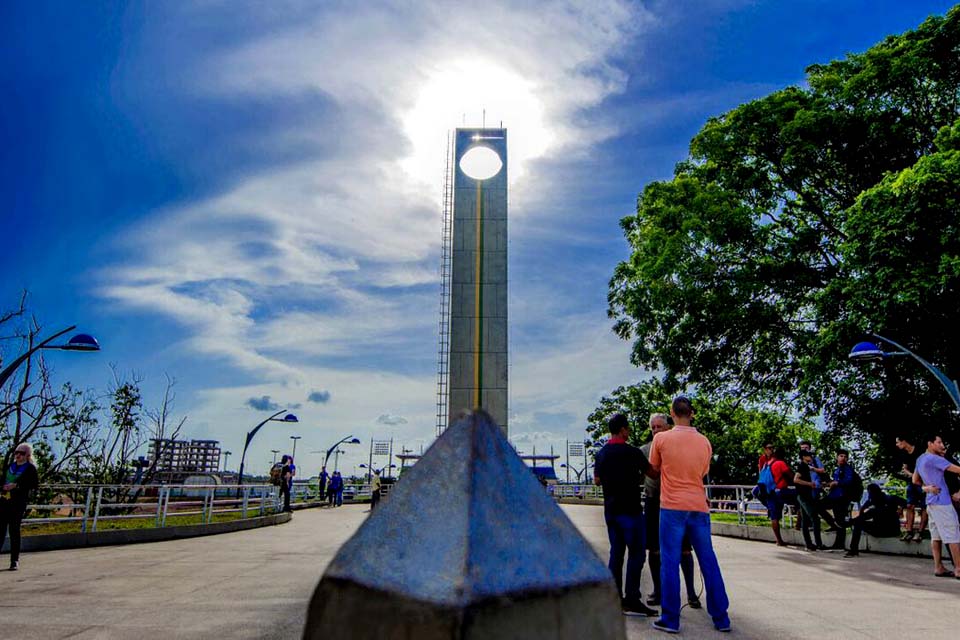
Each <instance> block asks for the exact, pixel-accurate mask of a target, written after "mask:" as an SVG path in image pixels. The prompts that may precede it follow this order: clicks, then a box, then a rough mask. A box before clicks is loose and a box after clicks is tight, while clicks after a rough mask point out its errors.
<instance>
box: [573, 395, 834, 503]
mask: <svg viewBox="0 0 960 640" xmlns="http://www.w3.org/2000/svg"><path fill="white" fill-rule="evenodd" d="M673 395H674V393H673V392H671V391H670V390H669V389H668V387H666V386H664V385H663V383H662V382H661V381H659V380H656V379H649V380H644V381H643V382H640V383H638V384H635V385H631V386H626V387H618V388H617V389H616V390H614V392H613V393H612V394H611V395H610V396H608V397H604V398H603V399H602V400H601V401H600V406H599V407H598V408H597V409H596V410H595V411H594V412H593V413H591V414H590V416H589V418H588V419H587V420H588V422H589V424H590V426H589V427H588V429H587V431H588V432H589V433H590V436H591V438H592V439H593V442H594V443H595V446H598V445H599V444H600V442H601V439H602V438H605V437H606V436H608V435H609V432H608V430H607V425H606V423H607V419H608V418H609V417H610V416H611V415H613V414H614V413H617V412H620V413H623V414H625V415H626V416H627V419H628V420H629V421H630V425H631V427H632V428H631V432H630V442H631V443H632V444H634V445H637V446H640V445H642V444H644V443H646V442H649V441H650V440H651V438H652V436H651V433H650V429H649V418H650V414H652V413H669V410H670V401H671V399H672V398H673ZM694 411H695V413H694V420H693V424H694V426H696V427H697V429H699V430H700V431H701V432H702V433H703V434H704V435H706V436H707V437H708V438H709V439H710V442H711V444H712V445H713V453H714V456H715V459H714V462H713V464H712V465H711V467H710V479H711V481H712V482H713V483H714V484H752V483H754V482H756V479H757V457H758V456H759V455H760V453H761V449H762V447H763V445H764V444H766V443H768V442H771V443H773V444H775V445H781V446H783V447H784V448H785V449H786V450H787V451H788V452H790V454H791V457H793V455H794V454H795V452H796V451H798V445H799V443H800V441H801V440H809V441H810V442H811V443H814V444H815V445H816V444H817V442H818V439H819V436H820V433H819V431H817V429H816V427H815V426H814V425H813V423H812V422H811V421H810V420H807V419H802V418H797V417H794V416H788V415H783V414H781V413H779V412H777V411H775V410H772V409H763V408H756V407H752V408H748V407H744V406H742V405H741V404H738V403H737V402H735V401H734V400H732V399H730V398H720V399H714V398H710V397H706V396H704V395H703V394H700V395H698V396H696V397H695V398H694Z"/></svg>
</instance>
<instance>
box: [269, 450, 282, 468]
mask: <svg viewBox="0 0 960 640" xmlns="http://www.w3.org/2000/svg"><path fill="white" fill-rule="evenodd" d="M270 453H272V454H273V462H271V463H270V468H271V469H272V468H273V467H274V466H276V464H277V454H278V453H280V449H270Z"/></svg>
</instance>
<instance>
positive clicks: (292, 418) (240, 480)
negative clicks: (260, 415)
mask: <svg viewBox="0 0 960 640" xmlns="http://www.w3.org/2000/svg"><path fill="white" fill-rule="evenodd" d="M284 411H286V409H283V410H281V411H277V412H276V413H275V414H273V415H272V416H270V417H269V418H267V419H266V420H264V421H263V422H261V423H260V424H258V425H257V426H255V427H254V428H253V429H251V430H250V432H249V433H248V434H247V441H246V442H244V443H243V453H242V454H240V474H239V476H238V477H237V485H238V486H239V485H241V484H243V463H244V461H245V460H246V459H247V447H249V446H250V441H251V440H253V436H255V435H257V431H260V427H262V426H263V425H265V424H267V423H268V422H300V420H298V419H297V416H295V415H293V414H292V413H288V414H287V415H285V416H283V417H282V418H278V417H277V416H279V415H280V414H281V413H283V412H284ZM274 460H276V457H274Z"/></svg>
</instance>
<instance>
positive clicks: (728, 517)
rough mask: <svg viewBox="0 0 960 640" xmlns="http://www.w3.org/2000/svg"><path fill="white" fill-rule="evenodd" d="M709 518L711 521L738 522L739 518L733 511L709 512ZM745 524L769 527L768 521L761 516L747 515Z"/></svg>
mask: <svg viewBox="0 0 960 640" xmlns="http://www.w3.org/2000/svg"><path fill="white" fill-rule="evenodd" d="M710 520H712V521H713V522H724V523H728V524H740V519H739V518H738V517H737V514H735V513H711V514H710ZM747 525H749V526H751V527H769V526H770V521H769V520H767V519H766V518H764V517H763V516H747Z"/></svg>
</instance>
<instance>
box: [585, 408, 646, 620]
mask: <svg viewBox="0 0 960 640" xmlns="http://www.w3.org/2000/svg"><path fill="white" fill-rule="evenodd" d="M607 425H608V427H609V429H610V439H609V440H607V443H606V444H605V445H603V448H602V449H600V451H598V452H597V455H596V459H595V462H594V476H593V482H594V484H598V485H601V486H602V487H603V517H604V520H605V521H606V524H607V535H608V537H609V538H610V562H609V564H608V566H609V567H610V572H611V573H612V574H613V579H614V582H615V583H616V585H617V593H618V594H619V595H620V603H621V609H623V612H624V613H626V614H639V615H643V616H653V615H656V614H657V610H656V609H651V608H650V607H648V606H647V605H645V604H644V603H643V600H642V598H641V594H640V575H641V572H642V571H643V561H644V555H645V549H644V521H643V502H642V496H643V476H644V474H645V473H647V472H648V471H650V463H649V462H648V461H647V457H646V456H645V455H643V452H642V451H640V449H637V448H636V447H634V446H632V445H630V444H627V439H628V438H629V437H630V425H629V423H628V422H627V417H626V416H625V415H623V414H622V413H616V414H614V415H613V416H611V417H610V420H609V421H608V423H607ZM626 554H629V555H627V575H626V585H624V579H623V560H624V555H626ZM624 587H626V588H625V589H624Z"/></svg>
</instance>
